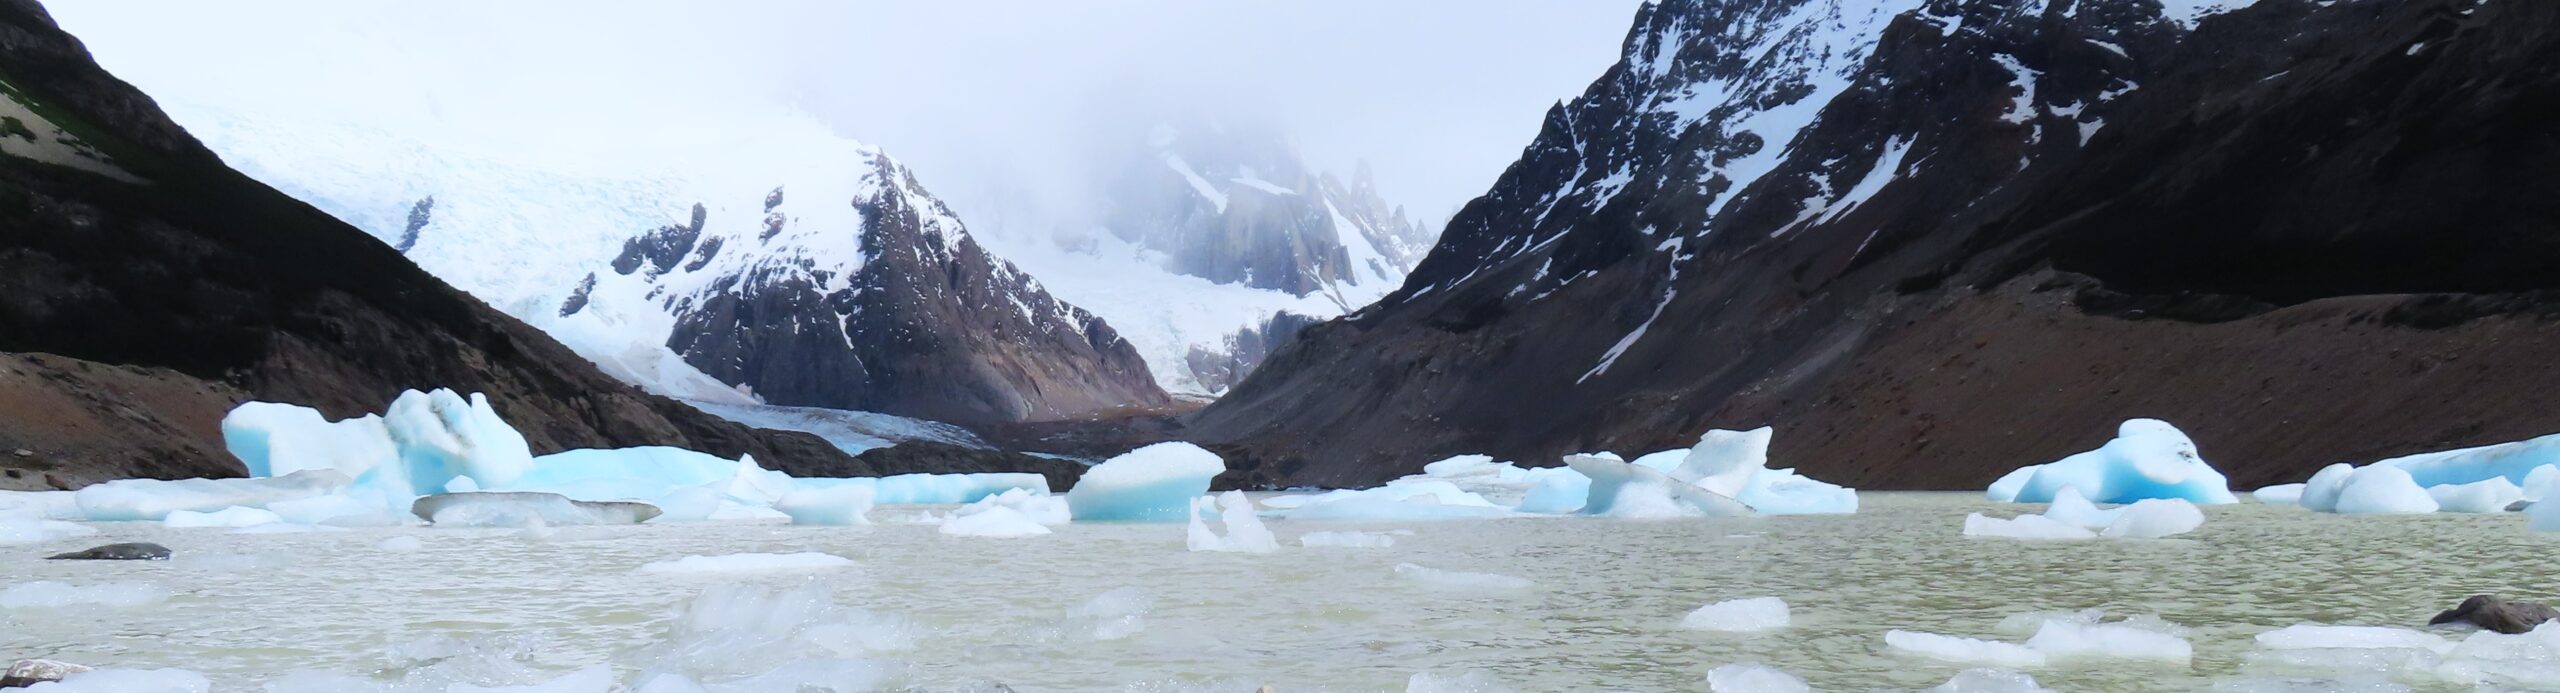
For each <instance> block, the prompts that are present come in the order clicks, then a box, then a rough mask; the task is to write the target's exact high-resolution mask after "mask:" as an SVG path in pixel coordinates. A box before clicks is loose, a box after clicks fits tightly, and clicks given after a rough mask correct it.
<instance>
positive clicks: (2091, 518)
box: [2044, 486, 2125, 530]
mask: <svg viewBox="0 0 2560 693" xmlns="http://www.w3.org/2000/svg"><path fill="white" fill-rule="evenodd" d="M2124 511H2125V509H2124V508H2112V509H2105V510H2101V509H2099V508H2098V506H2097V504H2094V503H2090V502H2089V499H2087V498H2083V497H2081V496H2080V489H2077V488H2073V487H2069V486H2065V487H2063V488H2062V492H2060V493H2057V494H2054V496H2053V505H2051V506H2048V507H2046V508H2045V509H2044V516H2045V517H2046V518H2048V519H2051V520H2053V521H2055V522H2060V523H2063V524H2066V525H2071V526H2073V527H2079V528H2082V529H2091V530H2098V529H2106V528H2107V526H2108V525H2112V524H2115V523H2116V519H2117V518H2121V517H2123V516H2124Z"/></svg>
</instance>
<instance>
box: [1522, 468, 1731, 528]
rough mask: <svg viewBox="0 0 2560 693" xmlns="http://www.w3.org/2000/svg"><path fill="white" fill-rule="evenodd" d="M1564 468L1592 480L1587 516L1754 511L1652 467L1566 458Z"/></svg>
mask: <svg viewBox="0 0 2560 693" xmlns="http://www.w3.org/2000/svg"><path fill="white" fill-rule="evenodd" d="M1564 462H1565V466H1567V467H1571V468H1573V470H1574V471H1576V472H1580V473H1582V475H1583V476H1586V477H1590V478H1591V495H1590V498H1589V500H1588V501H1586V502H1585V503H1584V504H1583V506H1582V513H1583V514H1586V515H1604V516H1609V517H1629V518H1663V517H1737V516H1743V515H1750V514H1752V512H1751V507H1750V506H1747V505H1743V504H1742V502H1741V501H1738V500H1734V499H1733V498H1732V497H1730V496H1726V495H1723V494H1719V493H1716V492H1714V491H1710V490H1707V489H1704V488H1700V487H1698V486H1697V485H1695V484H1691V483H1688V482H1685V481H1681V480H1679V479H1675V478H1672V476H1671V475H1669V474H1665V473H1663V472H1661V471H1659V470H1656V469H1654V468H1652V467H1648V466H1642V465H1637V464H1633V463H1628V462H1621V461H1618V460H1613V459H1609V458H1606V457H1600V456H1597V455H1567V456H1565V458H1564Z"/></svg>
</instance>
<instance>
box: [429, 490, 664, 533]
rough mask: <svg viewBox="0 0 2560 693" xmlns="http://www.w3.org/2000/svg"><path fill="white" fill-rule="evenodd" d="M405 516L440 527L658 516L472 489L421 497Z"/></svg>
mask: <svg viewBox="0 0 2560 693" xmlns="http://www.w3.org/2000/svg"><path fill="white" fill-rule="evenodd" d="M409 512H410V513H412V514H415V515H417V516H418V518H419V519H422V520H426V521H428V522H431V523H435V524H438V525H462V526H468V527H528V526H534V525H537V524H539V525H636V524H640V523H642V522H648V521H649V520H650V518H654V517H657V516H658V514H659V513H660V512H661V511H659V510H658V506H655V505H650V504H647V503H640V502H636V501H582V500H570V499H569V497H568V496H563V495H560V494H557V493H535V492H528V491H470V492H464V493H445V494H438V495H433V496H425V497H421V498H419V499H418V500H417V501H416V502H413V503H410V504H409Z"/></svg>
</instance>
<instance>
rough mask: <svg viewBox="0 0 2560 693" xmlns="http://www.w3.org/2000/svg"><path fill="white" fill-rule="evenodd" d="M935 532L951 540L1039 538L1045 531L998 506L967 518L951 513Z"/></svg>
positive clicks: (1010, 509)
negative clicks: (949, 537) (949, 536)
mask: <svg viewBox="0 0 2560 693" xmlns="http://www.w3.org/2000/svg"><path fill="white" fill-rule="evenodd" d="M938 531H940V532H942V533H943V534H948V535H952V536H955V537H996V538H1014V537H1036V536H1041V535H1044V534H1048V533H1049V528H1048V527H1044V526H1041V524H1040V521H1039V520H1035V519H1032V518H1031V516H1030V515H1025V514H1022V511H1020V510H1015V509H1013V508H1012V507H1011V506H1003V505H998V506H993V507H989V508H987V509H985V510H981V511H978V512H975V513H970V514H967V515H962V514H959V513H952V514H951V516H950V517H946V518H943V519H942V526H941V528H940V529H939V530H938Z"/></svg>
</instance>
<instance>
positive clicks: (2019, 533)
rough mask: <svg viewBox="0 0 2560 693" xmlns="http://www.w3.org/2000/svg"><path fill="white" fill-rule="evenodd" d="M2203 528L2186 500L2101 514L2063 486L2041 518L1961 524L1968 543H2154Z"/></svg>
mask: <svg viewBox="0 0 2560 693" xmlns="http://www.w3.org/2000/svg"><path fill="white" fill-rule="evenodd" d="M2202 526H2204V510H2203V509H2201V508H2197V507H2196V506H2195V504H2194V503H2189V502H2187V501H2186V500H2184V499H2166V500H2163V499H2156V498H2153V499H2144V500H2140V501H2136V502H2134V503H2133V504H2132V505H2127V506H2124V507H2121V508H2108V509H2101V508H2099V507H2098V506H2097V505H2096V504H2094V503H2090V502H2089V501H2088V500H2087V499H2084V498H2082V497H2081V496H2080V492H2079V490H2078V489H2077V488H2074V487H2070V486H2065V487H2062V490H2060V491H2058V492H2056V493H2055V494H2054V499H2053V504H2052V505H2051V506H2049V507H2047V508H2045V511H2044V514H2042V515H2020V516H2017V517H2014V518H2010V519H2006V520H2003V519H1998V518H1992V517H1987V516H1984V515H1983V514H1982V513H1970V514H1967V515H1966V516H1965V518H1964V535H1965V536H1969V537H2002V538H2009V539H2095V538H2098V537H2109V538H2116V539H2158V538H2161V537H2169V536H2176V535H2179V534H2185V533H2188V532H2192V531H2195V530H2196V528H2198V527H2202Z"/></svg>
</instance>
